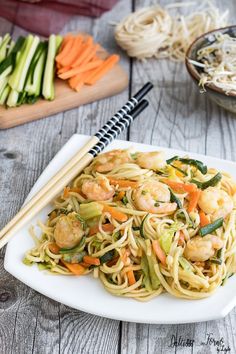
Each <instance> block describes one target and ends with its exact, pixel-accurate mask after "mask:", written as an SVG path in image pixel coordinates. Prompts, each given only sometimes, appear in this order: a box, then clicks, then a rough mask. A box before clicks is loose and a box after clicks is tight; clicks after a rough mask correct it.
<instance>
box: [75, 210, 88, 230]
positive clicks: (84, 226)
mask: <svg viewBox="0 0 236 354" xmlns="http://www.w3.org/2000/svg"><path fill="white" fill-rule="evenodd" d="M75 217H76V219H77V220H79V222H80V223H81V225H82V228H83V230H86V227H87V223H86V221H85V220H84V219H83V218H82V217H81V216H80V215H79V214H76V216H75Z"/></svg>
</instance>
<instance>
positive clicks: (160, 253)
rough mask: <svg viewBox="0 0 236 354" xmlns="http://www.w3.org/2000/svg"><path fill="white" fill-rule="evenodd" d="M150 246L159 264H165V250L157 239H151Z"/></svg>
mask: <svg viewBox="0 0 236 354" xmlns="http://www.w3.org/2000/svg"><path fill="white" fill-rule="evenodd" d="M152 248H153V250H154V252H155V253H156V255H157V258H158V259H159V260H160V262H161V264H163V265H164V266H165V265H166V255H165V252H164V251H163V250H162V248H161V246H160V244H159V241H158V240H154V241H152Z"/></svg>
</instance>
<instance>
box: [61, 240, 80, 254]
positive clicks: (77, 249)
mask: <svg viewBox="0 0 236 354" xmlns="http://www.w3.org/2000/svg"><path fill="white" fill-rule="evenodd" d="M85 240H86V236H83V237H82V238H81V240H80V242H79V244H78V245H77V246H75V247H73V248H61V249H60V251H59V253H61V254H67V253H79V252H82V251H83V249H84V246H85Z"/></svg>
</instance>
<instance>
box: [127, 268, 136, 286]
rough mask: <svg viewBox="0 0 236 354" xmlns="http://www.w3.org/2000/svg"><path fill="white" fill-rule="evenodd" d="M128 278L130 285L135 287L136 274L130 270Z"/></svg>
mask: <svg viewBox="0 0 236 354" xmlns="http://www.w3.org/2000/svg"><path fill="white" fill-rule="evenodd" d="M127 277H128V282H129V285H134V284H135V283H136V280H135V276H134V272H133V271H132V270H129V271H128V272H127Z"/></svg>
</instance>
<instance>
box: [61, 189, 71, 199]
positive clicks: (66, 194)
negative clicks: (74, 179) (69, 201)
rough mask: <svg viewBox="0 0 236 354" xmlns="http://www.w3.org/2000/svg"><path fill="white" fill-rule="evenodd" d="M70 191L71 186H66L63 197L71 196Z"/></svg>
mask: <svg viewBox="0 0 236 354" xmlns="http://www.w3.org/2000/svg"><path fill="white" fill-rule="evenodd" d="M69 191H70V187H65V188H64V192H63V198H64V199H66V198H68V197H69Z"/></svg>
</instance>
